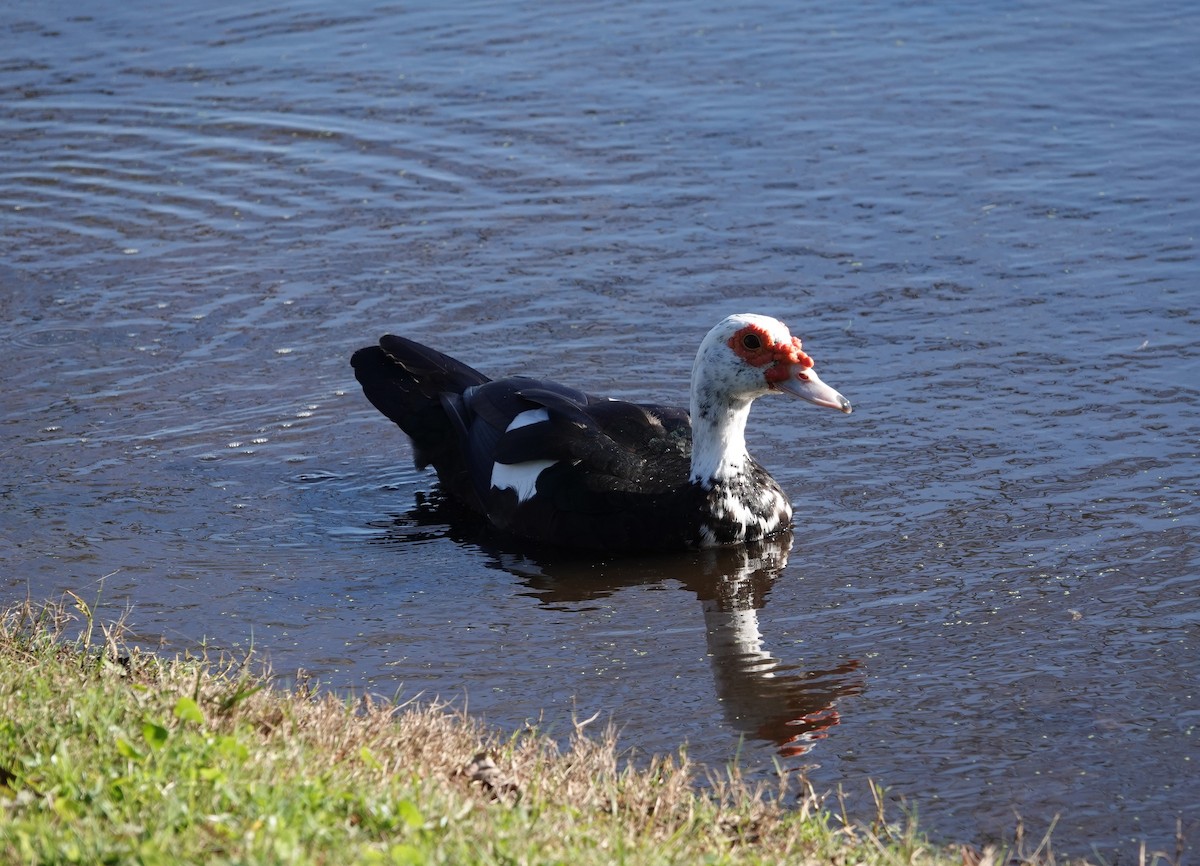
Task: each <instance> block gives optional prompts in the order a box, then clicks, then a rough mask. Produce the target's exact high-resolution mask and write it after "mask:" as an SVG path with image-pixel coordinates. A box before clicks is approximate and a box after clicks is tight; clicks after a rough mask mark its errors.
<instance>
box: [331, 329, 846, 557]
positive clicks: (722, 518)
mask: <svg viewBox="0 0 1200 866" xmlns="http://www.w3.org/2000/svg"><path fill="white" fill-rule="evenodd" d="M350 363H351V364H352V365H353V367H354V375H355V377H356V378H357V379H358V381H359V383H361V385H362V387H363V391H364V393H365V394H366V396H367V399H368V400H370V401H371V403H372V404H374V406H375V408H377V409H378V410H379V411H380V412H382V413H383V414H384V415H386V416H387V417H388V418H390V419H391V420H392V421H394V422H396V424H398V425H399V426H400V429H401V430H403V431H404V432H405V433H407V434H408V436H409V437H410V438H411V439H412V443H413V457H414V461H415V463H416V465H417V466H418V467H419V468H424V467H425V466H429V465H432V466H433V468H434V469H435V470H436V471H437V475H438V478H439V480H440V481H441V484H442V487H443V490H444V492H445V493H446V494H447V495H449V496H452V497H454V498H455V499H458V500H460V501H461V502H463V503H465V504H467V505H469V506H470V507H471V508H472V509H474V510H476V511H478V512H479V513H481V514H483V515H484V516H486V518H487V519H488V521H489V522H490V523H491V524H492V525H493V526H495V527H497V528H499V529H501V530H503V531H505V532H507V533H511V534H513V535H516V536H520V537H523V538H526V539H531V540H534V541H537V542H543V543H549V544H552V545H556V546H560V547H567V548H576V549H587V550H593V551H598V552H606V553H623V552H637V551H654V550H672V549H685V548H689V547H692V548H694V547H716V546H723V545H732V544H740V543H743V542H747V541H754V540H757V539H761V538H764V537H766V536H769V535H772V534H773V533H776V532H779V531H781V530H784V529H786V528H787V527H788V526H789V525H790V522H791V518H792V506H791V503H790V502H789V500H788V497H787V496H786V495H785V494H784V492H783V490H782V489H781V488H780V487H779V485H778V484H777V483H776V482H775V479H773V478H772V477H771V476H770V475H769V474H768V473H767V471H766V470H765V469H763V468H762V466H760V465H759V464H758V463H757V462H756V461H755V460H754V459H753V458H752V457H751V456H750V455H749V454H748V453H747V451H746V440H745V430H746V419H747V418H748V416H749V414H750V404H751V403H752V402H753V400H754V399H755V398H756V397H761V396H762V395H764V394H773V393H783V394H791V395H793V396H796V397H801V398H803V399H804V400H807V401H809V402H810V403H815V404H816V405H818V406H826V407H829V408H831V409H838V410H840V411H842V412H845V413H847V414H849V412H850V403H849V401H847V400H846V398H845V397H843V396H842V395H841V394H839V393H838V392H837V391H835V390H834V389H833V388H831V387H829V386H828V385H826V384H825V383H824V382H822V381H821V380H820V379H819V378H818V377H817V374H816V372H815V371H814V370H813V361H812V358H810V357H809V356H808V355H807V354H806V353H805V352H804V350H803V349H802V348H801V344H800V339H799V338H798V337H793V336H792V335H791V333H790V332H789V331H788V329H787V326H785V325H784V324H783V323H782V322H780V321H778V320H776V319H772V318H769V317H767V316H759V315H753V314H748V313H743V314H739V315H735V316H730V317H728V318H727V319H725V320H724V321H722V322H721V323H720V324H718V325H717V326H716V327H714V328H713V329H712V330H711V331H709V332H708V335H707V336H706V337H705V338H704V340H703V341H702V342H701V344H700V350H699V351H698V352H697V354H696V361H695V364H694V365H693V366H692V386H691V397H692V398H691V414H690V417H689V413H687V412H685V411H683V410H682V409H677V408H673V407H669V406H658V405H652V404H648V403H628V402H625V401H623V400H611V399H607V398H603V397H596V396H593V395H590V394H585V393H583V392H582V391H577V390H575V389H574V388H569V387H567V386H565V385H559V384H557V383H554V382H546V381H542V380H538V379H531V378H527V377H523V376H518V377H512V378H508V379H496V380H491V379H489V378H488V377H487V376H485V375H483V374H482V373H480V372H479V371H478V370H475V369H472V368H471V367H468V366H467V365H466V364H464V363H462V362H461V361H457V360H455V359H454V358H451V357H449V356H448V355H444V354H442V353H441V352H438V351H436V350H434V349H431V348H429V347H427V346H423V345H421V344H420V343H416V342H413V341H412V340H408V339H405V338H404V337H397V336H392V335H388V336H385V337H383V338H382V339H380V341H379V345H378V346H368V347H367V348H364V349H359V350H358V351H357V352H355V353H354V356H353V358H352V359H351V361H350Z"/></svg>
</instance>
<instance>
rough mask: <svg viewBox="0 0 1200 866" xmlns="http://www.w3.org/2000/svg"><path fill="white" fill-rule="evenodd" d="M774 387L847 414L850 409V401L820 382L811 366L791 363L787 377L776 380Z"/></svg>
mask: <svg viewBox="0 0 1200 866" xmlns="http://www.w3.org/2000/svg"><path fill="white" fill-rule="evenodd" d="M775 387H776V388H778V389H779V390H780V391H783V392H785V393H788V394H791V395H792V396H793V397H799V398H800V399H801V400H807V401H808V402H809V403H814V404H816V405H817V406H826V407H828V408H830V409H837V410H838V411H839V412H845V413H846V414H847V415H849V414H850V412H851V411H852V409H851V406H850V401H849V400H847V399H846V398H845V397H843V396H842V395H841V394H839V393H838V392H837V391H835V390H833V389H832V388H830V387H829V386H828V385H826V384H825V383H824V382H822V381H821V377H820V376H818V375H817V373H816V371H815V370H813V368H812V367H803V366H801V365H800V364H792V365H791V368H790V369H789V370H788V377H787V378H786V379H784V380H783V381H781V382H776V383H775Z"/></svg>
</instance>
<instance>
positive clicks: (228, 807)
mask: <svg viewBox="0 0 1200 866" xmlns="http://www.w3.org/2000/svg"><path fill="white" fill-rule="evenodd" d="M76 602H77V607H78V609H79V611H81V612H82V614H83V618H82V620H80V619H78V618H76V619H74V620H73V621H72V620H69V618H68V614H69V611H68V610H66V609H64V608H63V607H61V606H47V607H43V608H33V607H31V606H30V605H24V606H21V607H17V608H13V609H11V610H9V611H8V612H7V613H3V614H0V862H3V863H87V864H103V863H145V864H155V863H163V864H178V863H205V864H214V863H216V864H220V863H239V864H257V863H262V864H268V863H269V864H280V863H305V864H307V863H314V864H322V863H331V864H348V863H365V864H371V863H392V864H417V863H421V864H424V863H451V864H473V863H483V864H505V866H508V864H514V866H515V864H527V863H528V864H534V863H537V864H571V866H589V864H611V863H626V864H673V863H678V864H689V866H690V864H779V863H798V864H817V863H822V864H837V866H842V864H845V866H851V864H864V866H865V864H912V866H922V864H928V866H941V864H954V866H959V864H962V863H964V862H969V863H971V864H972V866H975V864H978V863H979V862H980V858H982V862H983V864H984V866H990V864H992V863H995V862H999V863H1004V862H1005V859H1006V858H1005V857H1000V856H999V855H997V854H996V853H995V852H993V851H991V850H989V851H987V852H984V853H983V854H982V855H978V854H974V855H964V854H963V853H962V851H961V850H959V849H953V850H937V849H934V848H932V847H931V846H929V845H928V844H927V843H926V841H925V840H924V839H923V838H922V836H921V835H920V834H919V833H918V832H917V831H916V830H915V829H913V828H912V827H911V826H909V825H907V824H906V825H904V826H902V827H896V826H889V825H887V824H885V823H884V822H883V821H882V816H881V818H880V820H879V821H877V822H875V824H874V825H873V826H871V827H851V826H847V825H846V824H845V822H839V821H836V820H833V819H832V818H831V816H830V815H829V814H828V813H827V812H825V811H824V810H823V809H822V808H821V805H820V802H819V801H818V799H817V798H816V797H815V796H813V794H812V792H811V791H807V792H795V791H790V792H789V791H786V790H783V791H771V792H768V791H763V790H758V789H753V788H751V787H750V786H749V785H747V784H746V783H744V782H743V781H742V780H741V779H739V778H737V776H736V774H732V775H731V773H729V772H726V773H724V774H722V775H718V776H712V777H709V778H708V779H707V781H708V784H706V785H704V786H700V785H698V784H697V779H698V778H699V776H698V774H699V773H700V772H701V771H700V770H699V769H698V768H696V767H693V766H692V765H691V764H689V762H688V760H687V758H686V754H685V753H684V752H682V751H681V752H680V753H679V754H678V755H674V756H668V757H663V758H660V759H656V760H654V761H652V762H651V763H650V765H649V766H648V767H644V768H641V769H635V768H631V767H628V766H624V765H623V764H622V762H621V761H620V759H619V753H618V751H617V748H616V745H615V738H614V737H613V736H612V735H611V733H609V734H607V735H604V736H600V737H591V736H588V735H586V734H585V733H584V732H583V731H582V728H581V729H580V730H579V731H578V732H577V736H575V737H574V739H573V742H572V743H571V745H570V747H569V748H566V749H562V750H560V749H559V748H558V747H557V746H556V745H555V744H554V742H553V741H551V740H550V739H548V738H546V737H544V736H541V735H539V734H537V733H536V732H522V733H520V734H518V735H514V736H510V737H501V736H500V735H498V734H497V733H495V732H492V731H488V730H486V729H484V728H482V727H481V726H480V725H478V724H476V723H475V722H473V721H472V720H470V719H469V718H466V717H464V716H463V715H461V714H458V713H452V712H449V711H447V710H446V709H445V708H444V707H436V706H435V707H428V706H426V707H418V706H405V707H400V708H397V707H395V706H392V705H390V704H383V703H378V702H373V701H371V700H369V699H367V698H360V699H358V700H346V699H344V698H338V697H335V696H333V695H329V694H318V695H313V694H309V693H307V691H306V690H304V689H296V690H291V691H286V690H281V689H277V688H271V687H268V686H269V681H268V679H267V678H266V676H265V675H264V674H262V673H261V672H257V673H256V672H253V671H252V670H251V669H250V668H249V667H248V666H247V665H246V664H245V663H238V662H233V661H230V660H228V659H226V660H222V661H218V662H213V661H210V660H207V659H198V658H176V659H164V658H161V657H159V656H157V655H155V654H152V653H143V652H139V651H137V650H136V649H131V648H129V647H127V646H124V645H123V644H122V643H121V640H120V637H119V634H118V632H119V629H118V628H116V627H112V626H110V627H107V628H103V629H100V632H101V633H100V634H99V635H97V634H95V630H94V624H93V622H92V618H91V611H90V610H89V609H88V608H87V606H86V605H85V604H84V603H83V602H81V601H79V600H78V599H76ZM71 629H73V630H75V631H78V632H79V634H78V636H77V637H74V638H70V637H68V634H69V630H71ZM477 756H478V759H477ZM785 784H786V783H785ZM798 794H799V796H798Z"/></svg>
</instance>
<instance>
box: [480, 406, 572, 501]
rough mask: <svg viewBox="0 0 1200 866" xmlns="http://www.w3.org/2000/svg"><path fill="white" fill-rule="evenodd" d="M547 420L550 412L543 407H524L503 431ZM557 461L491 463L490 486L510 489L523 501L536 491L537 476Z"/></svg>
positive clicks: (518, 499) (498, 488)
mask: <svg viewBox="0 0 1200 866" xmlns="http://www.w3.org/2000/svg"><path fill="white" fill-rule="evenodd" d="M549 420H550V413H549V412H547V411H546V410H545V409H526V410H525V411H524V412H522V413H521V414H520V415H518V416H517V417H515V418H513V419H512V421H510V422H509V424H508V427H507V428H505V431H504V432H505V433H507V432H509V431H510V430H517V429H519V428H521V427H527V426H529V425H530V424H538V423H541V422H542V421H549ZM557 462H558V461H557V460H527V461H525V462H524V463H493V464H492V487H494V488H496V489H497V490H504V489H505V488H507V489H509V490H512V491H514V492H515V493H516V494H517V502H518V503H520V502H524V501H525V500H527V499H529V498H531V497H532V496H533V494H535V493H537V480H538V477H539V476H541V474H542V473H543V472H545V471H546V470H547V469H549V468H550V467H551V466H553V465H554V464H555V463H557Z"/></svg>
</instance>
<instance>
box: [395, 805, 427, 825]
mask: <svg viewBox="0 0 1200 866" xmlns="http://www.w3.org/2000/svg"><path fill="white" fill-rule="evenodd" d="M396 811H397V812H398V813H399V814H400V820H402V821H403V822H404V823H405V824H407V825H408V826H410V827H412V828H413V829H414V830H415V829H417V828H419V827H423V826H425V818H424V817H422V815H421V810H420V809H418V808H417V804H416V803H414V802H413V801H412V800H401V801H400V803H399V804H398V805H397V806H396Z"/></svg>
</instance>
